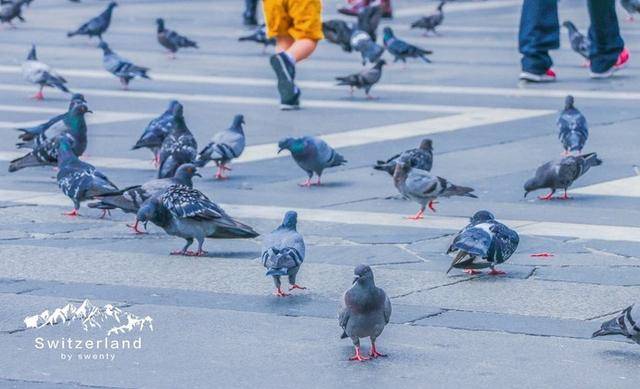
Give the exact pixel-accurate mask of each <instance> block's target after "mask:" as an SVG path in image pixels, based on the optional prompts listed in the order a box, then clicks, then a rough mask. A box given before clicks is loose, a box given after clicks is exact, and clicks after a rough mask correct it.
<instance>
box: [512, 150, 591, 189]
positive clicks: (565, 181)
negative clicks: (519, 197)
mask: <svg viewBox="0 0 640 389" xmlns="http://www.w3.org/2000/svg"><path fill="white" fill-rule="evenodd" d="M600 165H602V160H600V159H598V155H597V154H596V153H589V154H584V155H577V156H573V155H570V156H568V157H564V158H562V159H561V160H560V161H549V162H547V163H545V164H544V165H542V166H540V167H539V168H538V169H537V170H536V174H535V176H534V177H533V178H531V179H529V180H528V181H527V182H526V183H525V184H524V190H525V193H524V197H527V195H528V194H529V192H532V191H534V190H538V189H543V188H549V189H551V192H550V193H549V194H548V195H546V196H540V197H538V198H539V199H540V200H551V199H552V198H553V195H554V193H556V190H558V189H564V196H562V197H558V198H559V199H561V200H568V199H570V197H569V196H567V188H569V187H570V186H571V185H573V183H574V181H575V180H577V179H578V178H579V177H581V176H582V175H583V174H585V173H586V172H587V171H589V169H590V168H591V167H592V166H600Z"/></svg>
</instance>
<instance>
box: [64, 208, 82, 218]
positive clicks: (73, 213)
mask: <svg viewBox="0 0 640 389" xmlns="http://www.w3.org/2000/svg"><path fill="white" fill-rule="evenodd" d="M63 215H66V216H72V217H75V216H78V215H79V214H78V210H77V209H76V208H74V209H73V211H69V212H65V213H63Z"/></svg>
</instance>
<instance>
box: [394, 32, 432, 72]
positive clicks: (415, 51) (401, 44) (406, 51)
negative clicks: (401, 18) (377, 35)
mask: <svg viewBox="0 0 640 389" xmlns="http://www.w3.org/2000/svg"><path fill="white" fill-rule="evenodd" d="M382 33H383V36H382V40H383V42H384V47H385V48H386V49H387V51H388V52H389V53H390V54H391V55H393V62H398V61H402V62H404V63H406V62H407V58H420V59H422V60H423V61H424V62H431V60H430V59H429V58H427V54H433V51H430V50H425V49H422V48H420V47H418V46H414V45H412V44H409V43H407V42H405V41H403V40H401V39H398V38H396V36H395V35H394V34H393V30H392V29H391V27H385V28H384V30H382Z"/></svg>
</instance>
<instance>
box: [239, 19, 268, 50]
mask: <svg viewBox="0 0 640 389" xmlns="http://www.w3.org/2000/svg"><path fill="white" fill-rule="evenodd" d="M238 41H239V42H245V41H249V42H256V43H260V44H261V45H262V53H263V54H264V53H265V52H266V51H267V47H268V46H275V45H276V39H275V38H267V27H266V26H265V25H264V24H263V25H261V26H260V27H258V28H257V29H256V30H255V31H254V32H253V33H251V34H249V35H245V36H241V37H240V38H238Z"/></svg>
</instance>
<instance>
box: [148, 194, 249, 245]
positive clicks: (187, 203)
mask: <svg viewBox="0 0 640 389" xmlns="http://www.w3.org/2000/svg"><path fill="white" fill-rule="evenodd" d="M137 218H138V220H139V221H140V222H142V223H145V224H146V223H147V222H152V223H153V224H155V225H157V226H158V227H161V228H162V229H163V230H164V231H165V232H166V233H167V234H169V235H172V236H178V237H180V238H183V239H184V240H186V241H187V244H186V245H185V246H184V247H183V248H182V249H181V250H178V251H174V252H172V253H171V254H173V255H195V256H202V255H205V254H206V252H205V251H203V250H202V245H203V244H204V240H205V238H211V239H249V238H255V237H256V236H258V233H257V232H256V231H255V230H254V229H253V228H251V227H249V226H248V225H246V224H243V223H240V222H239V221H237V220H235V219H233V218H232V217H230V216H229V215H227V213H226V212H225V211H224V210H223V209H222V208H220V207H219V206H218V205H217V204H215V203H214V202H212V201H211V200H209V198H207V196H205V195H204V194H203V193H202V192H200V191H199V190H197V189H193V188H189V187H188V186H184V185H172V186H170V187H169V188H167V189H166V190H165V191H164V192H162V193H161V194H160V195H158V196H154V197H152V198H150V199H149V200H147V201H145V202H144V204H143V205H142V206H141V207H140V210H139V211H138V214H137ZM194 239H195V240H196V241H197V242H198V251H196V252H192V251H189V247H190V246H191V245H192V244H193V241H194Z"/></svg>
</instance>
